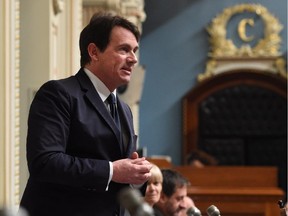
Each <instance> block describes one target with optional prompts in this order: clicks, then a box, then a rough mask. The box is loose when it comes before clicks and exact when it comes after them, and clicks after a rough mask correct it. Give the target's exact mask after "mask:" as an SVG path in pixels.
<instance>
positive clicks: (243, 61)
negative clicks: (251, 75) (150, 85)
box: [198, 4, 287, 81]
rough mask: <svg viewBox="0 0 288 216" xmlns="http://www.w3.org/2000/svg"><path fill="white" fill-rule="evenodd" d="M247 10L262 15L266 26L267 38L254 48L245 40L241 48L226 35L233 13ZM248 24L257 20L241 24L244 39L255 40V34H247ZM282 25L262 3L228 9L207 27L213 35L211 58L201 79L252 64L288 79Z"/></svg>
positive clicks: (252, 23)
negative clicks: (283, 49) (283, 51)
mask: <svg viewBox="0 0 288 216" xmlns="http://www.w3.org/2000/svg"><path fill="white" fill-rule="evenodd" d="M244 12H250V13H255V14H257V15H258V16H259V17H261V18H262V20H263V22H264V25H265V29H264V38H262V39H259V41H258V43H257V44H256V45H255V46H254V47H251V46H250V45H249V44H247V43H245V44H243V45H242V46H241V47H239V48H238V47H237V46H236V45H235V44H234V43H233V41H232V40H230V39H227V38H226V34H227V32H226V28H227V23H228V21H229V20H230V19H231V18H232V16H234V15H235V14H239V13H244ZM247 25H250V26H253V25H254V21H253V19H246V18H244V19H242V20H241V21H240V22H239V24H238V34H239V37H240V39H241V40H243V41H244V42H249V41H251V40H252V39H253V35H252V36H247V35H246V27H247ZM282 28H283V26H282V25H281V24H280V23H279V21H278V19H277V18H276V17H274V16H273V15H272V14H270V13H269V11H268V10H267V9H266V8H265V7H263V6H262V5H260V4H240V5H236V6H233V7H230V8H226V9H224V10H223V12H222V13H221V14H220V15H218V16H217V17H216V18H214V19H213V20H212V22H211V24H210V25H209V26H208V27H207V31H208V33H209V34H210V40H209V41H210V46H211V50H210V52H209V56H210V57H211V59H210V60H208V62H207V63H206V71H205V72H204V73H201V74H199V75H198V81H202V80H205V79H207V78H210V77H212V76H214V75H216V74H219V73H223V72H226V71H229V70H233V69H239V68H248V67H251V68H255V69H259V70H262V71H265V72H271V73H275V74H278V75H280V76H282V77H285V78H287V71H286V67H285V66H286V60H285V59H283V58H281V57H280V52H279V48H280V43H281V37H280V36H279V33H280V31H281V30H282Z"/></svg>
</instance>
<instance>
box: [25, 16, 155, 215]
mask: <svg viewBox="0 0 288 216" xmlns="http://www.w3.org/2000/svg"><path fill="white" fill-rule="evenodd" d="M139 37H140V34H139V31H138V29H137V28H136V27H135V26H134V25H133V24H132V23H130V22H129V21H127V20H126V19H124V18H121V17H119V16H110V15H105V14H102V15H94V16H93V17H92V18H91V21H90V23H89V24H88V25H87V26H86V27H85V28H84V29H83V31H82V32H81V35H80V51H81V69H80V70H79V72H78V73H77V74H76V75H75V76H71V77H69V78H66V79H62V80H53V81H48V82H47V83H45V84H44V85H43V86H42V87H41V88H40V89H39V91H38V92H37V94H36V95H35V98H34V100H33V102H32V104H31V107H30V112H29V119H28V135H27V160H28V168H29V172H30V176H29V179H28V182H27V186H26V188H25V191H24V194H23V197H22V200H21V203H20V205H21V207H22V208H24V209H26V210H27V211H28V213H29V216H46V215H47V216H48V215H49V216H52V215H53V216H65V215H67V216H93V215H95V216H96V215H99V216H112V215H115V216H116V215H123V214H124V210H123V209H122V208H121V207H120V206H119V202H118V201H119V200H118V194H119V191H121V190H122V189H123V188H124V187H127V186H128V185H130V186H131V185H133V186H137V188H138V189H140V190H141V191H145V189H146V182H147V180H148V179H149V177H150V169H151V167H152V166H151V164H150V163H149V162H148V161H147V160H146V159H145V158H139V157H138V155H137V153H136V152H135V151H136V149H135V148H136V145H135V144H136V140H137V136H136V135H135V133H134V129H133V121H132V113H131V110H130V108H129V107H128V105H126V104H125V103H123V102H122V101H121V100H119V99H118V97H117V95H116V89H117V87H119V86H121V85H124V84H127V83H128V82H129V81H130V77H131V73H132V69H133V67H134V66H135V64H136V63H137V57H136V51H137V50H138V41H139ZM110 94H113V95H114V96H116V100H117V103H116V107H117V110H118V115H119V118H120V125H117V124H116V123H115V121H114V119H113V118H112V116H111V114H110V112H109V111H111V109H112V105H111V104H109V103H108V102H107V98H108V97H109V95H110ZM110 97H111V96H110Z"/></svg>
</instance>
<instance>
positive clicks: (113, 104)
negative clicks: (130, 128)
mask: <svg viewBox="0 0 288 216" xmlns="http://www.w3.org/2000/svg"><path fill="white" fill-rule="evenodd" d="M107 101H108V103H109V107H110V113H111V115H112V117H113V119H114V121H115V123H116V125H117V127H118V129H119V130H121V125H120V119H119V114H118V111H117V107H116V98H115V95H114V94H112V93H111V94H110V95H109V97H108V98H107Z"/></svg>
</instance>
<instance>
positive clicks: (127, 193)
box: [119, 187, 154, 216]
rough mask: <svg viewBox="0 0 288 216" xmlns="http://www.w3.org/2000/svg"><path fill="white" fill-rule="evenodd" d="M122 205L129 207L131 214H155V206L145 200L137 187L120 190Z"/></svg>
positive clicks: (142, 215) (150, 215)
mask: <svg viewBox="0 0 288 216" xmlns="http://www.w3.org/2000/svg"><path fill="white" fill-rule="evenodd" d="M119 202H120V205H121V206H123V207H124V208H125V209H127V210H128V211H129V213H130V215H131V216H154V210H153V208H152V207H151V206H150V205H148V203H146V202H144V200H143V198H142V196H141V193H140V191H139V190H137V189H132V188H130V187H127V188H124V189H122V190H121V191H120V192H119Z"/></svg>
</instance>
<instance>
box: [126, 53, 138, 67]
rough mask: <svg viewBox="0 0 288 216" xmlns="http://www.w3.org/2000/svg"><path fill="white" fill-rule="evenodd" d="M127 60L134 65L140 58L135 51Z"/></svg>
mask: <svg viewBox="0 0 288 216" xmlns="http://www.w3.org/2000/svg"><path fill="white" fill-rule="evenodd" d="M127 60H128V62H129V63H130V64H132V65H135V64H137V62H138V58H137V56H136V54H135V53H133V52H132V53H131V54H130V55H129V56H128V58H127Z"/></svg>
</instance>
